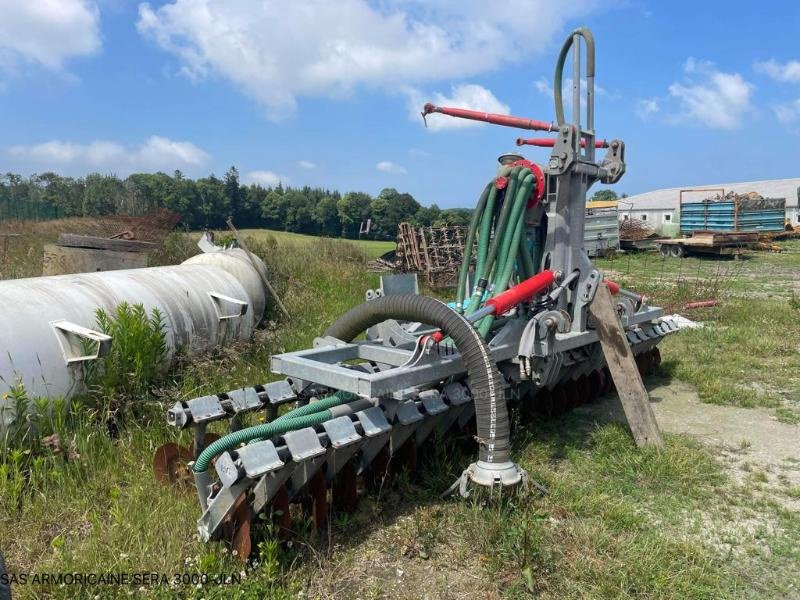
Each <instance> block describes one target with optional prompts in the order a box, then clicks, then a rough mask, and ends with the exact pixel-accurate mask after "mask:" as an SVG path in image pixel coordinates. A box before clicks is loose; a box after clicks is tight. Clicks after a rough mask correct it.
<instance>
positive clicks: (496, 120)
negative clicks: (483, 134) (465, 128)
mask: <svg viewBox="0 0 800 600" xmlns="http://www.w3.org/2000/svg"><path fill="white" fill-rule="evenodd" d="M431 113H441V114H443V115H449V116H451V117H458V118H459V119H470V120H472V121H484V122H486V123H492V124H494V125H503V126H504V127H516V128H517V129H534V130H537V131H558V128H557V127H556V125H555V124H553V123H547V122H546V121H537V120H536V119H526V118H524V117H514V116H511V115H498V114H495V113H487V112H481V111H478V110H468V109H466V108H450V107H448V106H436V105H434V104H431V103H430V102H428V103H427V104H426V105H425V106H424V107H423V109H422V117H423V118H425V117H426V116H427V115H429V114H431Z"/></svg>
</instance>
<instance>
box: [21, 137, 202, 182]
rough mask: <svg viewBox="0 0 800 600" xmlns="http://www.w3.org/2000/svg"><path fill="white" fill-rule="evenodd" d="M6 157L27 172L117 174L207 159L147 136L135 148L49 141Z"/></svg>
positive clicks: (186, 146) (189, 164)
mask: <svg viewBox="0 0 800 600" xmlns="http://www.w3.org/2000/svg"><path fill="white" fill-rule="evenodd" d="M6 152H7V154H8V155H9V156H11V157H12V158H14V159H16V160H17V161H19V162H21V163H24V164H25V166H26V167H27V168H29V169H31V170H34V169H38V170H59V169H67V170H69V171H80V172H82V171H86V170H101V171H110V172H114V173H117V174H119V175H126V174H128V173H133V172H135V171H167V172H169V171H172V170H174V169H185V168H191V167H199V166H202V165H204V164H206V163H208V160H209V156H208V154H207V153H206V152H205V151H203V150H202V149H200V148H198V147H197V146H195V145H194V144H192V143H191V142H176V141H174V140H170V139H168V138H165V137H161V136H158V135H153V136H150V137H149V138H148V139H147V141H146V142H145V143H144V144H142V145H141V146H138V147H125V146H124V145H122V144H120V143H119V142H114V141H108V140H96V141H93V142H89V143H88V144H79V143H74V142H64V141H61V140H50V141H48V142H43V143H41V144H31V145H19V146H11V147H10V148H8V149H7V150H6Z"/></svg>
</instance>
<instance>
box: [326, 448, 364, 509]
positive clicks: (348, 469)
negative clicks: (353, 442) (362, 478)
mask: <svg viewBox="0 0 800 600" xmlns="http://www.w3.org/2000/svg"><path fill="white" fill-rule="evenodd" d="M331 496H332V497H333V505H334V506H335V507H336V508H337V509H339V510H343V511H344V512H347V513H351V512H353V511H354V510H355V509H356V506H357V505H358V484H357V479H356V468H355V466H354V465H353V461H347V464H345V465H344V466H343V467H342V468H341V469H340V470H339V472H338V473H337V474H336V477H335V478H334V480H333V485H332V486H331Z"/></svg>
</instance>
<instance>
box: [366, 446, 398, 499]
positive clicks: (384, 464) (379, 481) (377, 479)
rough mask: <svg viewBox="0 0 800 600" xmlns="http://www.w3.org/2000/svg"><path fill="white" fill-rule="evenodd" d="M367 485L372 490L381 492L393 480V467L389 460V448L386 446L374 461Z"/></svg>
mask: <svg viewBox="0 0 800 600" xmlns="http://www.w3.org/2000/svg"><path fill="white" fill-rule="evenodd" d="M365 479H366V484H367V487H368V488H369V489H370V490H373V491H374V490H379V489H380V488H381V487H382V486H383V485H388V484H389V483H390V482H391V480H392V466H391V461H390V460H389V448H388V447H387V446H384V447H383V448H381V450H380V452H378V454H376V455H375V458H374V459H372V463H370V465H369V470H368V471H367V477H366V478H365Z"/></svg>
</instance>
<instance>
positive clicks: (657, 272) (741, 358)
mask: <svg viewBox="0 0 800 600" xmlns="http://www.w3.org/2000/svg"><path fill="white" fill-rule="evenodd" d="M779 245H780V246H781V247H782V248H783V252H781V253H769V252H758V253H752V254H750V255H748V256H747V257H746V258H745V259H743V260H740V261H736V260H732V259H713V258H712V259H707V258H706V259H703V258H686V259H683V260H678V259H672V258H667V259H664V258H662V257H661V256H660V255H655V254H647V253H640V254H629V255H624V256H619V257H615V258H612V259H605V260H601V261H597V264H598V266H599V267H600V268H602V269H604V270H606V271H607V272H610V273H611V276H612V277H616V278H618V279H619V281H620V283H622V284H623V285H628V286H630V287H632V288H633V289H636V290H637V291H640V292H643V293H645V294H647V295H648V296H649V297H650V298H651V299H652V301H653V302H654V303H655V304H657V305H660V306H664V307H665V308H666V309H667V311H668V312H682V313H684V314H686V315H687V316H688V317H690V318H692V319H694V320H698V321H702V322H704V323H706V324H707V327H705V328H703V329H697V330H688V331H683V332H681V334H680V335H675V336H670V337H668V338H667V339H666V340H664V342H663V343H662V344H661V345H660V346H659V347H660V348H661V352H662V356H663V359H664V363H665V365H664V368H665V370H666V372H667V373H669V374H671V375H673V376H675V377H677V378H678V379H682V380H685V381H688V382H690V383H692V384H694V385H695V386H696V387H697V389H698V391H699V393H700V396H701V398H702V399H703V400H704V401H706V402H712V403H715V404H732V405H737V406H748V407H753V406H766V407H770V408H775V409H776V414H777V415H778V416H779V417H780V418H781V420H784V421H789V422H793V421H797V420H798V418H800V416H798V415H800V352H798V346H797V340H798V339H800V308H798V307H799V306H800V305H799V304H798V302H797V295H798V294H800V240H789V241H785V242H780V243H779ZM707 299H716V300H719V302H720V304H719V306H717V307H714V308H707V309H699V310H692V311H684V310H683V305H684V304H685V303H687V302H691V301H695V300H707ZM687 357H691V359H687Z"/></svg>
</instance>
